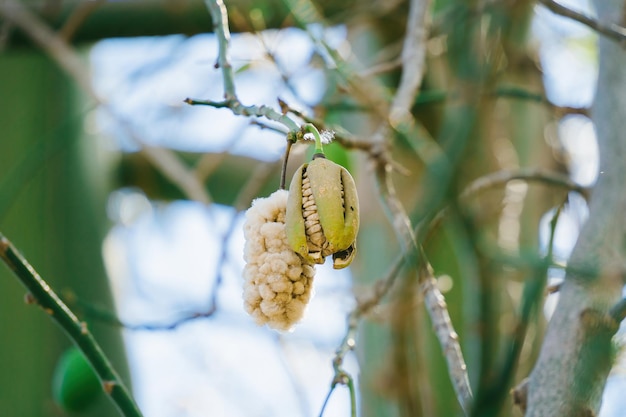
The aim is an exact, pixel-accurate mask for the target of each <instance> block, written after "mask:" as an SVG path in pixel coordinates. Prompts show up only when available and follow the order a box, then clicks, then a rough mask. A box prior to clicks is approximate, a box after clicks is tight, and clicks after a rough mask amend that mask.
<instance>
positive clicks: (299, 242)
mask: <svg viewBox="0 0 626 417" xmlns="http://www.w3.org/2000/svg"><path fill="white" fill-rule="evenodd" d="M285 222H286V226H287V240H288V242H289V245H290V246H291V248H292V249H293V250H294V252H296V253H298V254H300V256H302V257H303V258H304V259H306V260H307V261H309V262H315V263H320V264H321V263H324V259H325V257H326V256H328V255H333V267H334V268H335V269H340V268H345V267H346V266H348V265H350V263H351V262H352V259H353V258H354V255H355V253H356V246H355V243H356V242H355V241H356V236H357V233H358V230H359V201H358V196H357V193H356V184H355V183H354V179H353V178H352V176H351V175H350V173H349V172H348V171H347V170H346V169H345V168H344V167H342V166H341V165H338V164H336V163H334V162H332V161H330V160H328V159H326V158H325V157H324V156H323V155H319V154H316V155H315V156H314V159H313V160H312V161H311V162H310V163H308V164H303V165H302V166H300V168H298V169H297V170H296V172H295V174H294V176H293V179H292V180H291V185H290V187H289V199H288V201H287V214H286V220H285Z"/></svg>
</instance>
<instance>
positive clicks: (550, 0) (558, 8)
mask: <svg viewBox="0 0 626 417" xmlns="http://www.w3.org/2000/svg"><path fill="white" fill-rule="evenodd" d="M539 3H541V4H543V5H544V6H545V7H546V8H547V9H548V10H550V11H551V12H552V13H555V14H558V15H560V16H563V17H567V18H570V19H572V20H575V21H577V22H579V23H582V24H583V25H585V26H587V27H589V28H590V29H593V30H595V31H596V32H598V33H600V34H601V35H604V36H606V37H607V38H610V39H613V40H614V41H616V42H617V43H619V44H620V46H621V47H622V48H626V28H624V27H622V26H619V25H617V24H615V23H610V22H609V23H603V22H600V21H598V20H595V19H593V18H591V17H589V16H586V15H584V14H582V13H580V12H577V11H575V10H572V9H569V8H567V7H565V6H563V5H561V4H559V3H557V2H556V1H554V0H539Z"/></svg>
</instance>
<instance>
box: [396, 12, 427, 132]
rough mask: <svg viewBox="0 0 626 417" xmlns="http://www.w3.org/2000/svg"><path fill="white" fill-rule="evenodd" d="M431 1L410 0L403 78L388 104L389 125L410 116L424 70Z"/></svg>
mask: <svg viewBox="0 0 626 417" xmlns="http://www.w3.org/2000/svg"><path fill="white" fill-rule="evenodd" d="M429 5H430V0H411V4H410V8H409V17H408V21H407V33H406V35H405V36H404V44H403V46H402V77H401V78H400V85H399V86H398V89H397V90H396V94H395V96H394V98H393V101H392V103H391V109H390V111H389V122H390V123H391V125H392V126H395V125H397V124H398V123H401V122H403V121H405V120H406V119H407V117H408V118H409V119H412V118H413V116H412V115H411V107H412V106H413V102H414V101H415V96H416V94H417V90H418V89H419V86H420V84H421V83H422V78H423V77H424V72H425V61H426V59H425V58H426V41H427V40H428V7H429Z"/></svg>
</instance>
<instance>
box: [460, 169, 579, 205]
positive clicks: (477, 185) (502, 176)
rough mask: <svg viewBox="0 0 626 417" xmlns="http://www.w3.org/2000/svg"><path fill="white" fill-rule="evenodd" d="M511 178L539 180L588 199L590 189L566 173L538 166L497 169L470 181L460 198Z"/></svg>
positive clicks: (529, 180) (495, 185)
mask: <svg viewBox="0 0 626 417" xmlns="http://www.w3.org/2000/svg"><path fill="white" fill-rule="evenodd" d="M513 180H522V181H526V182H541V183H544V184H547V185H552V186H555V187H560V188H564V189H565V190H569V191H574V192H576V193H578V194H580V195H581V196H583V197H584V198H585V199H586V200H588V199H589V193H590V189H589V188H587V187H584V186H582V185H580V184H577V183H576V182H574V181H572V180H571V179H570V178H569V177H568V176H567V175H564V174H561V173H559V172H554V171H546V170H544V169H539V168H521V169H517V170H503V171H497V172H494V173H491V174H488V175H485V176H483V177H480V178H478V179H476V180H474V181H472V182H471V183H470V184H469V185H468V186H467V187H465V189H464V190H463V192H462V193H461V194H460V196H459V197H460V198H461V199H467V198H468V197H470V196H472V195H476V194H479V193H481V192H483V191H485V190H487V189H489V188H493V187H498V186H501V185H503V184H506V183H507V182H510V181H513Z"/></svg>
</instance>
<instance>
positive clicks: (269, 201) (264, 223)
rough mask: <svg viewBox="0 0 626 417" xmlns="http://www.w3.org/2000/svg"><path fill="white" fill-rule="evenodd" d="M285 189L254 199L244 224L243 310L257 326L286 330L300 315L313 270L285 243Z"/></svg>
mask: <svg viewBox="0 0 626 417" xmlns="http://www.w3.org/2000/svg"><path fill="white" fill-rule="evenodd" d="M288 195H289V193H288V192H287V191H286V190H278V191H276V192H274V193H273V194H272V195H270V196H269V197H267V198H258V199H256V200H254V202H253V203H252V207H250V208H249V209H248V211H247V212H246V221H245V223H244V237H245V241H246V243H245V246H244V260H245V261H246V266H245V267H244V272H243V278H244V284H243V300H244V307H245V309H246V311H247V312H248V314H250V315H251V316H252V317H253V318H254V319H255V321H256V322H257V324H259V325H263V324H267V325H268V326H269V327H271V328H274V329H277V330H289V329H291V328H292V327H293V325H294V324H295V323H297V322H298V321H299V320H300V319H301V318H302V316H303V315H304V310H305V308H306V305H307V303H308V302H309V299H310V298H311V287H312V285H313V276H314V274H315V269H314V268H313V265H312V264H309V263H307V262H305V261H304V260H303V259H302V258H301V257H300V256H299V255H298V254H296V253H295V252H294V251H293V250H292V249H291V248H290V246H289V244H288V243H287V234H286V232H285V212H286V208H287V197H288Z"/></svg>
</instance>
